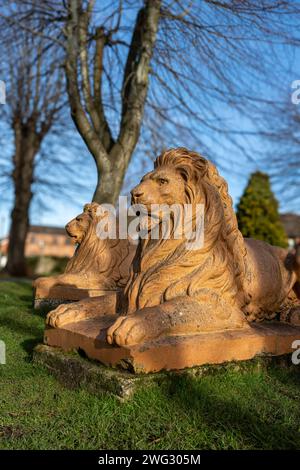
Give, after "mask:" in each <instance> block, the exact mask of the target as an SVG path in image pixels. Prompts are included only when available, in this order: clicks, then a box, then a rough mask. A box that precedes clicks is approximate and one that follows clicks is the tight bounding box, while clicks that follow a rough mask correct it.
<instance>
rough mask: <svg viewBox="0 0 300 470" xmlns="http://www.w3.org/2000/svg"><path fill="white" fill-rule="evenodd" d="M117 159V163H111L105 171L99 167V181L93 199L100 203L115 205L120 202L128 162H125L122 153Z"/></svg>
mask: <svg viewBox="0 0 300 470" xmlns="http://www.w3.org/2000/svg"><path fill="white" fill-rule="evenodd" d="M115 161H116V163H117V164H115V165H111V168H110V170H107V171H105V170H103V169H102V170H101V169H100V168H99V167H97V175H98V181H97V185H96V189H95V192H94V196H93V201H95V202H98V204H104V203H106V204H112V205H114V206H115V205H116V204H117V202H118V196H119V194H120V192H121V189H122V186H123V181H124V177H125V173H126V169H127V165H128V164H125V163H124V157H123V155H120V156H119V157H118V158H116V160H115Z"/></svg>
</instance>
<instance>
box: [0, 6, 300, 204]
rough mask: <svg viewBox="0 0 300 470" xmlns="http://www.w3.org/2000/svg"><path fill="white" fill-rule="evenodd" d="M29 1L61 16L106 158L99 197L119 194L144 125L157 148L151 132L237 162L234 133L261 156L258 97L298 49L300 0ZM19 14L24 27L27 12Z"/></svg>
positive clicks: (79, 109) (88, 134)
mask: <svg viewBox="0 0 300 470" xmlns="http://www.w3.org/2000/svg"><path fill="white" fill-rule="evenodd" d="M22 3H23V4H24V5H26V6H27V8H28V12H27V13H28V15H30V14H32V15H39V16H41V17H42V18H44V20H45V21H47V22H48V24H55V23H56V24H57V25H61V34H59V35H56V36H55V37H53V36H52V39H53V42H54V44H55V45H56V47H57V48H60V47H61V48H62V49H63V51H64V54H65V73H66V78H67V91H68V97H69V102H70V107H71V115H72V118H73V120H74V123H75V125H76V127H77V129H78V131H79V133H80V135H81V136H82V138H83V140H84V142H85V144H86V146H87V148H88V149H89V151H90V153H91V154H92V156H93V158H94V160H95V162H96V166H97V172H98V184H97V188H96V191H95V194H94V199H95V200H96V201H98V202H115V201H116V198H117V196H118V194H119V191H120V189H121V186H122V183H123V180H124V175H125V172H126V169H127V167H128V164H129V162H130V160H131V158H132V155H133V152H134V150H135V148H136V144H137V142H138V139H139V136H140V134H141V137H142V139H141V141H140V142H141V143H143V144H144V146H143V147H144V148H145V149H147V150H149V147H150V145H149V142H151V141H154V146H156V147H157V142H161V143H162V144H161V145H163V144H164V143H165V145H168V146H169V145H178V144H180V145H184V144H185V145H187V146H196V145H197V146H198V147H199V148H200V149H201V150H202V151H203V152H204V153H206V154H207V155H208V156H209V157H213V158H217V159H218V163H219V165H220V166H224V167H226V165H227V166H230V167H232V164H233V163H234V162H232V161H230V155H226V158H224V148H225V145H224V144H223V143H224V142H226V143H229V144H234V145H235V146H236V148H238V149H239V150H240V151H241V152H242V151H245V152H246V154H247V155H249V158H250V159H251V158H253V156H252V155H251V152H247V147H248V140H247V139H248V137H249V135H251V133H253V132H254V127H253V116H251V113H252V112H254V103H255V109H256V111H258V113H259V112H260V111H259V110H262V109H263V107H264V106H265V105H268V103H267V101H268V99H267V98H266V97H265V96H263V95H262V94H261V91H262V89H263V87H267V86H268V85H270V83H271V81H272V80H273V81H274V73H275V71H276V73H280V70H281V68H280V67H281V64H280V60H278V58H279V55H280V54H279V50H281V49H282V48H283V47H284V48H285V49H284V54H291V55H292V53H293V51H292V50H291V48H292V47H293V44H295V43H296V42H297V30H296V27H295V25H296V24H297V22H299V15H300V5H299V4H298V2H287V1H284V0H260V1H252V0H244V1H243V2H238V1H230V2H229V1H227V0H218V1H216V0H203V1H201V2H200V1H192V0H191V1H181V0H144V1H142V0H127V1H126V0H124V1H122V0H112V1H110V2H106V1H103V0H102V1H100V0H68V1H66V2H63V1H60V0H45V1H44V2H43V3H42V4H41V3H40V2H37V1H36V0H23V2H22ZM4 16H5V15H4ZM15 21H16V23H17V24H19V25H20V26H21V27H24V21H23V17H21V16H19V17H15ZM30 30H31V32H32V33H34V34H38V35H43V36H45V33H44V32H43V31H40V30H39V31H36V30H35V29H34V28H30ZM47 37H48V38H49V36H48V35H47ZM287 46H291V48H290V49H289V48H288V47H287ZM272 75H273V76H272ZM229 110H230V113H233V115H234V119H229V118H228V115H229ZM144 115H145V116H144ZM231 115H232V114H231ZM143 116H144V118H143ZM255 118H257V114H255ZM221 140H222V145H220V144H219V146H218V145H217V144H218V141H221ZM141 151H143V148H142V150H141V147H140V152H141ZM213 151H214V152H215V154H214V153H213Z"/></svg>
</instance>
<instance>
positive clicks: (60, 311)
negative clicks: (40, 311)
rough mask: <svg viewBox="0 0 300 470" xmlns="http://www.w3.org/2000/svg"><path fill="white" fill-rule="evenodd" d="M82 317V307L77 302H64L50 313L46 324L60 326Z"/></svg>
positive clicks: (54, 326)
mask: <svg viewBox="0 0 300 470" xmlns="http://www.w3.org/2000/svg"><path fill="white" fill-rule="evenodd" d="M80 319H81V312H80V308H79V306H78V305H77V303H71V304H64V305H60V306H59V307H57V308H56V309H55V310H52V311H51V312H49V313H48V315H47V317H46V324H47V325H49V326H53V328H59V327H61V326H63V325H65V324H66V323H71V322H74V321H78V320H80Z"/></svg>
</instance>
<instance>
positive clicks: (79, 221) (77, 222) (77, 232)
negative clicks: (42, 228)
mask: <svg viewBox="0 0 300 470" xmlns="http://www.w3.org/2000/svg"><path fill="white" fill-rule="evenodd" d="M90 223H91V218H90V215H89V214H88V213H86V212H83V213H82V214H79V215H77V217H75V219H72V220H71V221H70V222H69V223H68V224H67V225H66V227H65V228H66V232H67V234H68V235H69V236H70V237H71V238H72V239H73V240H74V241H75V243H79V244H80V243H81V242H82V241H83V239H84V237H85V235H86V233H87V231H88V229H89V226H90Z"/></svg>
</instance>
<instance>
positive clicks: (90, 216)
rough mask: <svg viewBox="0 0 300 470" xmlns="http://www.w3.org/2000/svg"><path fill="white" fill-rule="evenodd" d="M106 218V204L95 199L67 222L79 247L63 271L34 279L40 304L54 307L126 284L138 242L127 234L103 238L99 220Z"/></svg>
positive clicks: (36, 305) (67, 227) (120, 287)
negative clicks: (99, 228)
mask: <svg viewBox="0 0 300 470" xmlns="http://www.w3.org/2000/svg"><path fill="white" fill-rule="evenodd" d="M106 218H107V219H108V216H107V214H106V212H105V210H104V209H103V208H102V206H101V205H100V204H97V203H95V202H92V203H90V204H85V206H84V210H83V213H82V214H79V215H78V216H77V217H75V219H73V220H71V221H70V222H69V223H68V224H67V225H66V231H67V233H68V235H69V236H70V237H71V238H72V239H73V241H74V242H76V243H77V245H78V246H77V249H76V250H75V253H74V256H73V257H72V258H71V259H70V260H69V262H68V264H67V266H66V269H65V272H64V273H63V274H60V275H58V276H49V277H40V278H38V279H36V280H35V281H34V282H33V287H34V288H35V295H34V297H35V301H34V305H35V307H36V308H41V307H47V306H48V305H50V306H53V307H54V306H58V305H59V304H61V303H67V302H66V301H73V302H74V301H78V300H81V299H84V298H89V297H95V296H99V295H102V293H101V292H102V291H106V290H114V289H123V288H124V286H125V285H126V282H127V280H128V278H129V271H130V266H131V262H132V259H133V257H134V254H135V251H136V245H134V244H132V243H131V242H130V241H129V239H127V238H126V239H108V238H107V239H102V238H100V237H99V236H98V234H97V224H98V223H99V222H100V221H101V222H102V223H106ZM48 299H49V300H48Z"/></svg>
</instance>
